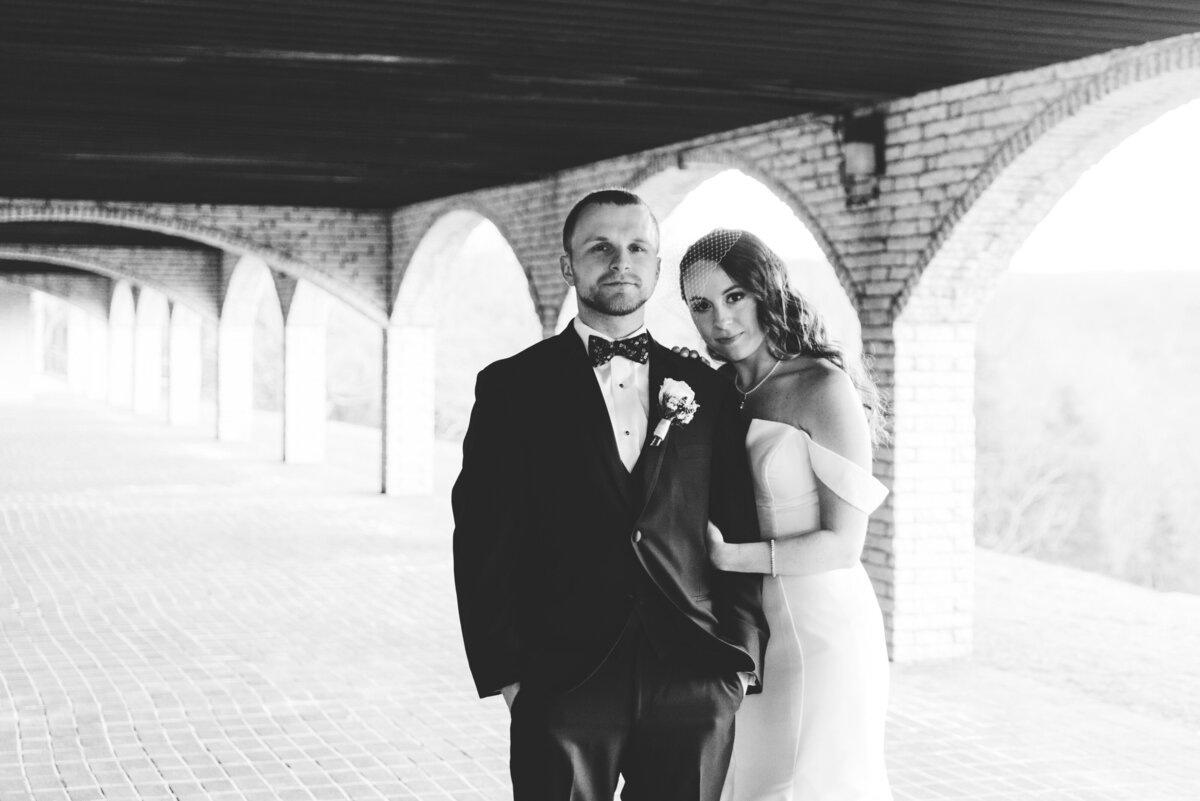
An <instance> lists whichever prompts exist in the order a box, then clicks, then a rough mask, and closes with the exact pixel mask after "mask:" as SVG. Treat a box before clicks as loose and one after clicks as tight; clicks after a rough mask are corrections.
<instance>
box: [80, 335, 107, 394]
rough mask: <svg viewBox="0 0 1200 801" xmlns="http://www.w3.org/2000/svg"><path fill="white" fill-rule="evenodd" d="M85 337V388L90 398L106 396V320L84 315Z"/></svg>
mask: <svg viewBox="0 0 1200 801" xmlns="http://www.w3.org/2000/svg"><path fill="white" fill-rule="evenodd" d="M84 319H85V320H86V321H87V339H86V340H85V342H84V347H85V350H86V353H87V356H86V358H87V388H86V390H85V392H86V393H87V396H88V397H89V398H91V399H92V400H106V399H107V398H108V321H107V320H105V319H103V318H102V317H98V316H96V315H93V314H88V315H85V317H84Z"/></svg>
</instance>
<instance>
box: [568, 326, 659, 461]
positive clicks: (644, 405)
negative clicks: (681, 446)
mask: <svg viewBox="0 0 1200 801" xmlns="http://www.w3.org/2000/svg"><path fill="white" fill-rule="evenodd" d="M645 331H646V326H644V325H643V326H642V327H641V328H639V329H638V330H636V331H634V332H633V333H631V334H630V335H629V336H630V337H634V336H637V335H638V334H641V333H644V332H645ZM575 333H577V334H579V338H580V339H582V340H583V347H584V350H587V344H588V337H600V338H601V339H603V340H607V341H608V342H612V341H613V338H612V337H608V336H605V335H604V334H601V333H600V332H599V331H596V330H595V329H593V328H590V327H588V326H586V325H584V324H583V323H582V322H580V320H579V318H578V317H576V318H575ZM628 338H629V337H622V339H628ZM592 371H593V372H594V373H595V374H596V383H598V384H599V385H600V394H601V395H603V396H604V405H605V406H607V407H608V418H609V420H610V421H611V422H612V428H613V436H614V437H615V438H616V440H617V451H618V452H619V453H620V454H621V462H622V463H623V464H624V465H625V469H626V470H628V471H630V472H633V467H634V465H636V464H637V460H638V456H640V455H641V452H642V445H643V444H645V442H646V428H647V426H648V425H649V420H650V362H649V361H647V362H646V363H645V364H639V363H638V362H635V361H630V360H629V359H626V358H625V357H624V356H613V357H612V359H610V360H609V361H607V362H605V363H604V364H602V365H600V366H599V367H594V368H592Z"/></svg>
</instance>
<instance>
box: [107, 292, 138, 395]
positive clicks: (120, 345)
mask: <svg viewBox="0 0 1200 801" xmlns="http://www.w3.org/2000/svg"><path fill="white" fill-rule="evenodd" d="M133 317H134V314H133V293H132V292H131V291H130V289H129V285H128V284H125V283H118V284H117V285H115V286H114V287H113V298H112V305H111V308H110V310H109V313H108V401H109V403H111V404H112V405H113V406H118V407H120V408H122V409H128V408H130V407H131V406H133Z"/></svg>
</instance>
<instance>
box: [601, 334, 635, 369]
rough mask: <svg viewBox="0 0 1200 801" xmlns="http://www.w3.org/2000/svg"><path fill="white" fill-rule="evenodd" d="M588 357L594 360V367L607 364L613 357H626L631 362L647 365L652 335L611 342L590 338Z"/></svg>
mask: <svg viewBox="0 0 1200 801" xmlns="http://www.w3.org/2000/svg"><path fill="white" fill-rule="evenodd" d="M588 356H590V357H591V359H592V367H599V366H600V365H602V364H607V363H608V361H609V360H610V359H612V357H613V356H624V357H625V358H626V359H629V360H630V361H631V362H639V363H640V364H645V363H646V362H647V361H649V360H650V334H648V333H644V334H638V335H637V336H636V337H630V338H629V339H618V340H617V341H616V342H609V341H608V340H607V339H601V338H600V337H588Z"/></svg>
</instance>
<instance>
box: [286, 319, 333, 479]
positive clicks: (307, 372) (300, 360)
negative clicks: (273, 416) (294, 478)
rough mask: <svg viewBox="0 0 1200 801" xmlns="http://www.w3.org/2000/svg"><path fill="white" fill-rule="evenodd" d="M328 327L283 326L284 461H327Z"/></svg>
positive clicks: (296, 324)
mask: <svg viewBox="0 0 1200 801" xmlns="http://www.w3.org/2000/svg"><path fill="white" fill-rule="evenodd" d="M325 341H326V340H325V326H324V325H319V324H305V323H299V322H292V321H288V322H285V323H284V326H283V460H284V461H285V462H293V463H304V462H320V461H322V460H323V459H324V458H325V416H326V415H325V404H326V381H325V373H326V365H325Z"/></svg>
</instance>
